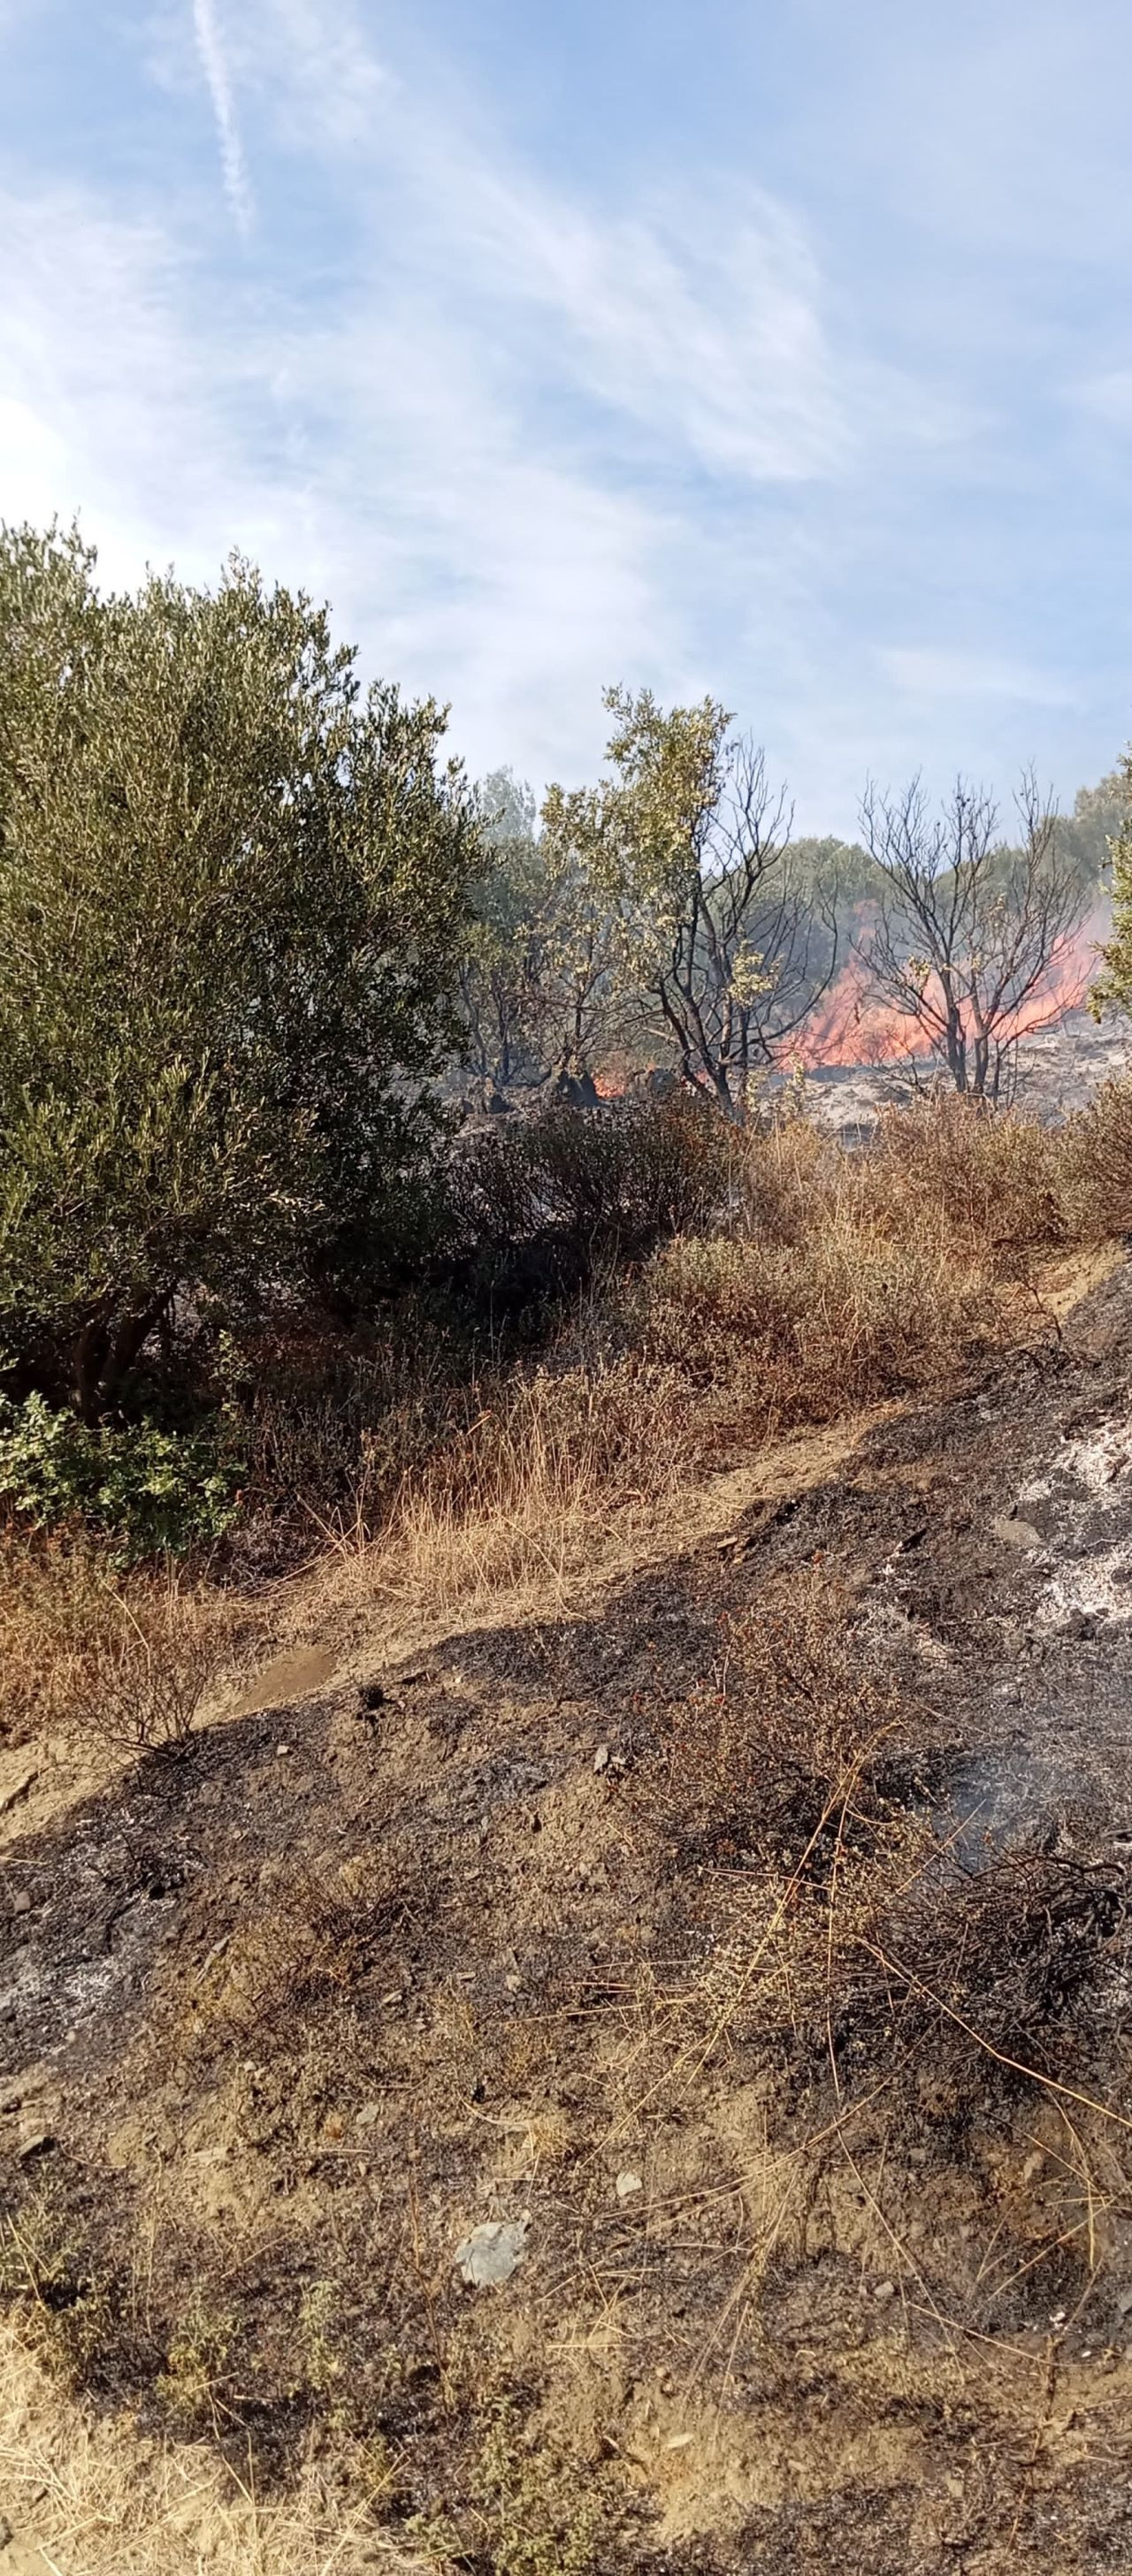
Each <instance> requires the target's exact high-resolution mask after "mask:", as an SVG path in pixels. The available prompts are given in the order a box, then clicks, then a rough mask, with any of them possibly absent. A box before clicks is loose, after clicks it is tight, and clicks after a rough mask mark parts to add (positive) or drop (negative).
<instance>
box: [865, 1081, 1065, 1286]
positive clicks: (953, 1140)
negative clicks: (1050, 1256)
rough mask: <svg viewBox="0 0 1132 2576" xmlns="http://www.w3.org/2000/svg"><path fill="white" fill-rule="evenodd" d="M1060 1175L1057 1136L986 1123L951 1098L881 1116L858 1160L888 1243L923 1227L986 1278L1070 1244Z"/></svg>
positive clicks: (994, 1120) (1011, 1120)
mask: <svg viewBox="0 0 1132 2576" xmlns="http://www.w3.org/2000/svg"><path fill="white" fill-rule="evenodd" d="M1063 1167H1064V1144H1063V1139H1062V1138H1061V1137H1060V1136H1059V1135H1058V1134H1057V1133H1056V1132H1055V1131H1054V1130H1053V1129H1051V1128H1048V1127H1041V1126H1039V1125H1038V1124H1037V1122H1036V1121H1035V1120H1031V1119H1027V1118H1020V1117H1015V1116H1013V1115H1009V1114H1008V1115H994V1114H991V1113H990V1112H989V1111H987V1110H985V1109H982V1108H980V1107H979V1105H978V1104H977V1103H975V1102H973V1101H969V1100H964V1099H961V1098H960V1097H959V1095H958V1094H957V1093H952V1094H950V1095H943V1096H940V1097H938V1098H935V1099H932V1100H930V1101H922V1102H920V1103H918V1104H916V1105H914V1106H913V1107H912V1108H910V1109H903V1110H899V1109H889V1110H887V1111H886V1112H885V1113H884V1115H883V1116H882V1118H881V1121H880V1125H879V1128H878V1131H877V1136H876V1140H875V1143H874V1145H873V1147H872V1149H871V1151H870V1153H869V1154H868V1155H867V1156H866V1157H864V1158H860V1160H859V1170H860V1175H861V1179H862V1181H863V1182H864V1184H865V1189H866V1191H867V1195H868V1199H869V1201H870V1204H871V1206H872V1207H873V1209H874V1210H875V1212H876V1216H877V1220H878V1221H879V1222H881V1223H883V1224H885V1225H886V1226H887V1227H888V1228H889V1229H890V1230H891V1231H892V1232H893V1233H894V1234H897V1233H899V1234H907V1233H911V1232H913V1231H914V1230H916V1229H917V1228H919V1227H920V1226H922V1225H927V1227H928V1228H929V1229H930V1231H931V1232H932V1234H933V1235H934V1236H935V1237H936V1238H937V1239H939V1238H941V1237H948V1236H950V1237H951V1238H953V1239H958V1240H959V1241H961V1242H963V1243H965V1244H969V1245H970V1246H972V1247H973V1248H975V1249H977V1251H978V1252H979V1253H980V1255H981V1257H982V1258H983V1260H984V1261H985V1262H986V1263H987V1265H988V1266H989V1267H992V1268H998V1267H1000V1266H1002V1265H1003V1264H1004V1262H1005V1263H1006V1264H1007V1265H1008V1266H1009V1264H1010V1262H1011V1260H1012V1259H1013V1257H1014V1256H1016V1255H1017V1254H1018V1253H1019V1252H1021V1251H1024V1250H1025V1249H1027V1248H1029V1247H1031V1246H1034V1245H1038V1244H1058V1243H1063V1242H1064V1241H1065V1240H1066V1239H1067V1237H1068V1235H1069V1234H1070V1232H1071V1230H1072V1228H1071V1218H1070V1212H1069V1210H1068V1208H1067V1206H1066V1203H1065V1196H1064V1191H1063V1176H1064V1175H1063Z"/></svg>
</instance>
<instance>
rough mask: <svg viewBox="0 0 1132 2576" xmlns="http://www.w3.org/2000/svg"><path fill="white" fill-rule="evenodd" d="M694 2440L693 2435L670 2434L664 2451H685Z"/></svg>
mask: <svg viewBox="0 0 1132 2576" xmlns="http://www.w3.org/2000/svg"><path fill="white" fill-rule="evenodd" d="M694 2440H695V2435H694V2433H670V2434H669V2436H668V2440H667V2442H666V2443H665V2445H664V2447H665V2450H666V2451H686V2450H688V2449H689V2448H690V2446H691V2444H692V2442H693V2441H694Z"/></svg>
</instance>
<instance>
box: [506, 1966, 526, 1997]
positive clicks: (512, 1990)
mask: <svg viewBox="0 0 1132 2576" xmlns="http://www.w3.org/2000/svg"><path fill="white" fill-rule="evenodd" d="M503 1983H504V1985H505V1986H506V1988H507V1992H508V1994H509V1995H517V1994H519V1993H520V1991H521V1989H522V1984H523V1980H522V1978H521V1976H520V1975H519V1973H518V1970H517V1969H516V1968H512V1970H511V1973H510V1975H509V1976H506V1977H504V1980H503Z"/></svg>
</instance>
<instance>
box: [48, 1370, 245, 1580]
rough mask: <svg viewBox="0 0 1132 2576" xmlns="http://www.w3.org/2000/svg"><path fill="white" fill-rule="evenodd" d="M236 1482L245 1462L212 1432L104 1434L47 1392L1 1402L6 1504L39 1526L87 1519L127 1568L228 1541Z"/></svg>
mask: <svg viewBox="0 0 1132 2576" xmlns="http://www.w3.org/2000/svg"><path fill="white" fill-rule="evenodd" d="M237 1483H238V1464H237V1461H236V1458H235V1457H234V1455H232V1454H228V1455H226V1454H225V1450H224V1445H223V1442H222V1441H221V1440H219V1439H218V1438H217V1437H216V1436H215V1435H214V1434H212V1433H209V1432H205V1431H197V1432H193V1433H190V1434H185V1433H177V1432H171V1431H163V1430H161V1429H160V1428H159V1427H158V1425H157V1424H156V1423H153V1422H142V1423H136V1424H131V1425H130V1426H128V1427H127V1428H125V1429H114V1430H107V1429H103V1430H96V1429H92V1428H91V1427H90V1426H89V1425H88V1424H86V1423H84V1422H80V1421H78V1420H77V1419H76V1417H75V1415H74V1413H73V1412H71V1411H70V1410H69V1409H68V1410H61V1411H56V1410H54V1409H53V1408H52V1406H51V1405H49V1404H48V1403H47V1401H46V1398H45V1397H44V1396H42V1395H39V1394H32V1395H29V1396H27V1397H25V1399H24V1401H23V1403H22V1404H15V1403H13V1402H12V1401H11V1400H10V1399H9V1398H8V1397H6V1396H0V1500H2V1501H3V1502H5V1503H7V1504H8V1506H9V1507H10V1509H12V1510H14V1511H16V1512H18V1513H20V1514H21V1515H22V1516H23V1517H24V1518H25V1519H27V1520H29V1521H31V1522H32V1523H33V1525H34V1526H35V1527H36V1528H37V1529H53V1528H58V1527H60V1526H62V1525H65V1524H66V1523H68V1522H73V1521H78V1520H81V1521H82V1522H84V1523H86V1524H87V1525H88V1526H89V1527H90V1528H92V1529H96V1530H102V1531H105V1532H106V1534H107V1536H108V1537H109V1538H110V1539H111V1540H112V1541H113V1542H114V1553H115V1555H116V1557H117V1558H118V1560H119V1561H120V1562H122V1563H133V1562H134V1561H136V1560H137V1559H138V1558H140V1557H145V1556H152V1555H156V1554H158V1553H160V1552H167V1553H168V1554H170V1555H174V1556H179V1555H183V1554H184V1553H185V1551H186V1550H187V1549H188V1548H190V1547H194V1546H198V1545H200V1544H201V1543H202V1542H207V1541H209V1540H212V1539H218V1538H221V1537H222V1536H223V1534H224V1532H225V1530H227V1529H229V1528H230V1527H231V1524H232V1522H233V1520H234V1518H235V1513H236V1500H235V1495H236V1486H237Z"/></svg>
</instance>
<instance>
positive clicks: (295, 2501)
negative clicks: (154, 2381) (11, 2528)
mask: <svg viewBox="0 0 1132 2576" xmlns="http://www.w3.org/2000/svg"><path fill="white" fill-rule="evenodd" d="M0 2494H2V2496H3V2500H4V2503H5V2505H6V2507H7V2508H8V2511H9V2513H10V2514H11V2516H12V2518H13V2519H14V2521H15V2522H16V2524H17V2527H18V2528H20V2529H21V2530H23V2531H26V2532H28V2533H29V2534H30V2533H34V2535H35V2538H36V2541H37V2542H38V2543H39V2548H40V2552H41V2560H40V2564H41V2566H42V2570H43V2576H200V2571H201V2570H202V2569H204V2568H206V2567H207V2569H208V2570H209V2576H361V2571H362V2570H363V2568H368V2569H373V2568H374V2567H379V2568H385V2569H387V2570H388V2571H389V2576H434V2570H435V2567H436V2561H435V2560H434V2559H432V2558H431V2557H430V2556H429V2555H428V2554H427V2553H426V2552H425V2551H423V2550H422V2551H419V2552H418V2551H416V2550H407V2549H404V2548H401V2547H398V2546H396V2545H395V2544H394V2543H393V2541H392V2540H390V2539H388V2538H387V2537H385V2536H384V2535H383V2534H382V2533H381V2531H380V2529H379V2528H378V2526H377V2524H376V2523H375V2520H374V2516H373V2511H372V2505H373V2503H374V2501H377V2502H379V2501H380V2499H379V2498H378V2499H374V2498H372V2497H370V2496H367V2494H366V2484H365V2479H364V2476H363V2477H361V2478H360V2479H359V2481H358V2484H357V2486H356V2487H355V2491H354V2496H353V2499H352V2500H351V2501H343V2497H342V2494H341V2491H340V2487H339V2485H338V2481H337V2479H336V2478H335V2477H334V2475H333V2474H332V2473H328V2469H327V2464H326V2463H325V2462H320V2461H318V2460H317V2459H313V2458H312V2459H311V2460H310V2461H309V2463H308V2464H307V2467H306V2469H305V2471H304V2473H303V2475H302V2477H301V2479H300V2482H299V2484H298V2487H297V2490H296V2491H295V2492H294V2493H293V2494H292V2495H291V2496H290V2497H289V2498H288V2499H287V2501H286V2502H285V2503H281V2502H279V2501H277V2500H266V2499H264V2498H263V2497H262V2496H260V2495H257V2492H256V2487H255V2480H254V2477H253V2476H252V2474H251V2472H250V2470H249V2472H248V2474H247V2475H246V2477H244V2478H241V2477H240V2476H239V2475H238V2474H236V2473H234V2472H233V2471H231V2470H230V2469H228V2468H227V2467H226V2466H225V2465H224V2462H223V2461H222V2459H221V2458H220V2457H219V2456H218V2453H217V2451H216V2449H215V2447H214V2446H213V2445H212V2444H208V2443H205V2442H199V2443H191V2442H177V2441H173V2440H161V2439H158V2438H155V2437H154V2436H152V2435H145V2436H143V2435H141V2434H140V2433H138V2432H136V2431H135V2430H134V2429H133V2428H132V2427H131V2426H130V2424H129V2423H128V2422H125V2423H122V2422H118V2423H111V2422H108V2421H106V2420H105V2419H99V2418H98V2417H96V2416H95V2415H94V2413H93V2412H92V2411H91V2410H90V2409H89V2408H87V2407H86V2406H84V2405H83V2404H81V2403H80V2402H79V2401H78V2400H76V2399H74V2398H71V2397H69V2396H67V2395H66V2394H65V2393H64V2392H62V2391H61V2390H60V2388H59V2386H58V2383H57V2381H56V2380H54V2379H53V2378H52V2377H51V2376H50V2375H49V2373H48V2372H47V2371H46V2370H45V2369H44V2368H43V2367H42V2366H41V2365H40V2364H39V2363H38V2362H37V2361H36V2360H35V2359H34V2358H33V2357H32V2355H30V2354H29V2352H28V2351H27V2348H26V2346H25V2345H24V2343H23V2342H22V2341H21V2339H20V2338H19V2337H18V2336H17V2335H16V2334H14V2333H13V2332H12V2331H11V2330H10V2329H9V2328H7V2327H4V2328H0ZM31 2570H34V2571H35V2576H39V2565H37V2562H36V2561H35V2560H34V2559H32V2560H31V2561H30V2562H29V2576H31Z"/></svg>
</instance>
